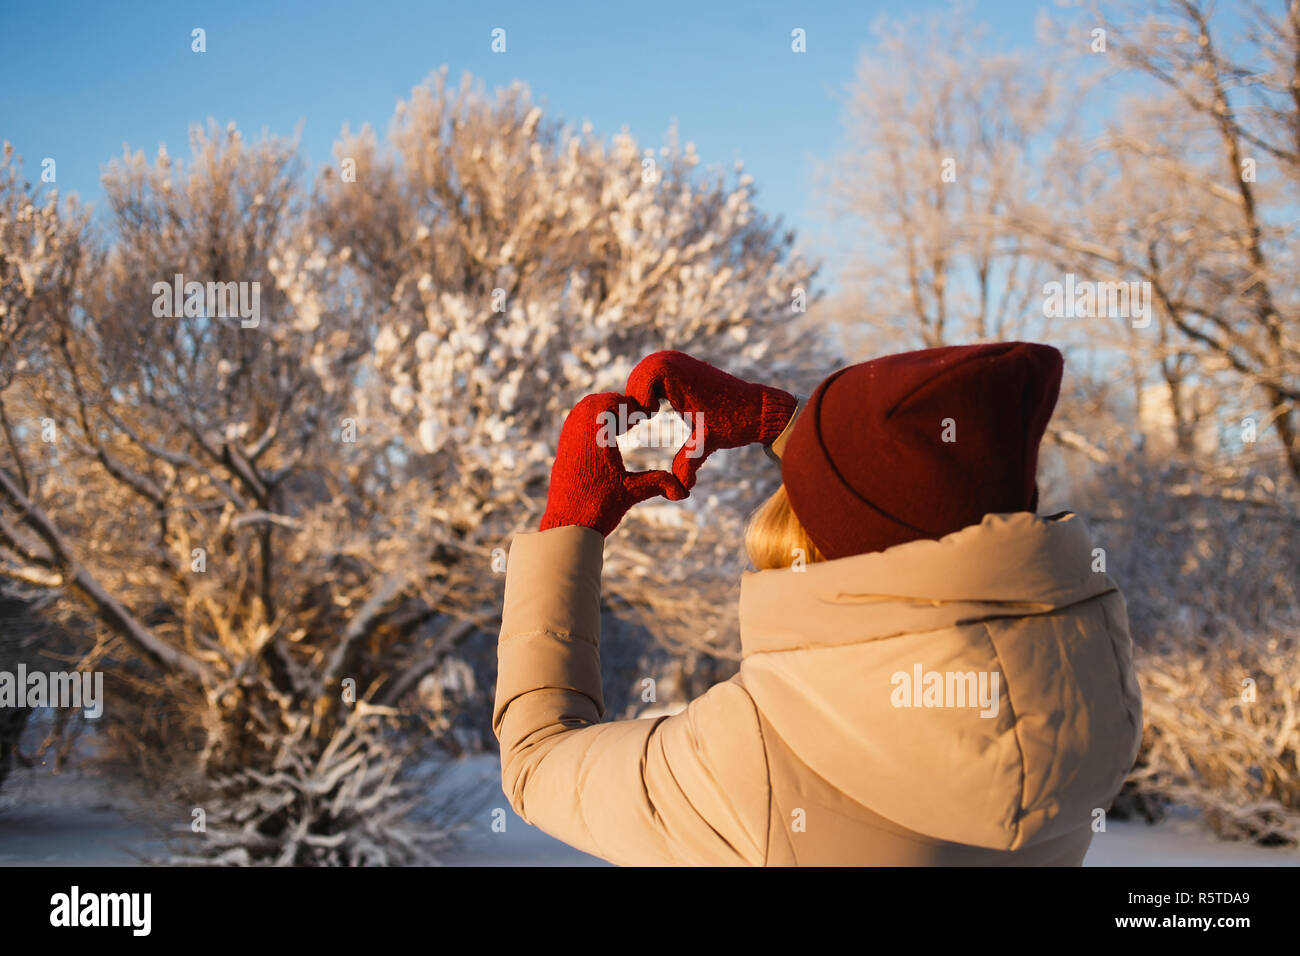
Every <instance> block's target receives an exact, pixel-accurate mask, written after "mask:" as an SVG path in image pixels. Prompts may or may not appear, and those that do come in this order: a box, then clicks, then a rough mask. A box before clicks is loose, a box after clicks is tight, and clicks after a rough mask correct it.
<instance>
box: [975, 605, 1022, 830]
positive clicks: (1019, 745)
mask: <svg viewBox="0 0 1300 956" xmlns="http://www.w3.org/2000/svg"><path fill="white" fill-rule="evenodd" d="M984 633H985V634H987V635H988V639H989V647H991V648H992V649H993V656H994V657H995V658H996V659H997V662H998V670H999V671H1001V672H1002V673H1003V674H1005V673H1006V672H1007V669H1006V668H1005V667H1004V666H1003V664H1002V655H1001V653H999V651H998V645H997V642H996V641H994V640H993V629H992V628H990V627H989V626H988V624H984ZM1006 685H1007V687H1006V690H1007V709H1008V710H1009V711H1011V733H1012V734H1013V735H1014V736H1015V738H1016V750H1018V751H1019V752H1020V798H1019V799H1018V800H1017V801H1016V818H1015V820H1014V821H1013V825H1014V828H1015V829H1014V831H1013V833H1012V834H1011V842H1012V843H1013V844H1014V843H1015V842H1016V840H1017V839H1018V838H1019V836H1020V816H1021V814H1022V813H1023V812H1024V809H1025V789H1026V788H1027V787H1028V786H1029V774H1028V770H1027V768H1026V767H1025V746H1024V744H1023V743H1022V742H1021V740H1020V726H1019V723H1018V722H1017V720H1016V705H1015V704H1014V703H1013V702H1012V700H1011V681H1007V682H1006ZM1007 849H1011V847H1010V846H1008V847H1007Z"/></svg>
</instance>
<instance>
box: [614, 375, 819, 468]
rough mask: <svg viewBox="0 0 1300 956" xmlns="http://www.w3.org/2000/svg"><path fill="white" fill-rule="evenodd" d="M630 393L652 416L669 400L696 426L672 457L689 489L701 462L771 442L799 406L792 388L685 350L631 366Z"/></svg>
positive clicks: (628, 385) (674, 465) (628, 381)
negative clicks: (757, 380) (755, 379)
mask: <svg viewBox="0 0 1300 956" xmlns="http://www.w3.org/2000/svg"><path fill="white" fill-rule="evenodd" d="M627 393H628V395H629V396H631V397H632V398H633V399H635V400H636V401H637V402H639V403H640V404H641V405H642V406H644V407H645V408H647V409H649V410H650V412H651V414H653V413H654V410H655V409H656V408H658V406H659V400H660V399H663V398H666V399H668V402H669V403H670V404H671V405H672V406H673V408H674V409H675V410H676V411H677V412H678V413H680V414H682V415H683V416H684V417H685V418H686V419H687V423H688V424H690V425H692V429H691V437H690V438H689V439H688V440H687V442H686V444H685V445H683V446H682V448H681V450H680V451H678V452H677V456H676V457H675V458H674V459H673V474H674V475H676V476H677V478H678V479H679V480H680V481H681V483H682V485H683V486H684V487H686V488H692V487H694V485H695V473H696V472H697V471H699V468H700V465H702V464H704V459H706V458H708V457H709V456H710V455H712V454H713V453H714V452H715V451H717V450H718V449H719V448H739V447H741V446H742V445H749V444H753V443H754V442H760V443H762V444H764V445H770V444H771V443H772V442H774V441H775V440H776V439H777V438H778V437H779V436H780V434H781V432H782V431H783V430H784V429H785V426H786V424H787V423H788V422H789V421H790V416H791V415H792V414H794V409H795V406H796V405H797V404H798V400H797V399H796V398H795V397H794V396H793V395H791V394H790V393H789V392H783V391H781V389H779V388H772V387H770V386H767V385H755V384H753V383H752V382H746V381H743V380H741V379H738V378H736V377H735V376H734V375H728V374H727V373H726V372H724V371H722V370H721V369H717V368H714V367H713V366H712V365H710V364H709V363H707V362H701V361H700V360H699V359H696V358H691V356H689V355H687V354H685V353H684V352H655V353H654V354H653V355H647V356H646V357H645V358H643V359H642V360H641V361H640V362H639V363H637V367H636V368H634V369H632V374H631V375H630V376H629V377H628V380H627ZM688 413H689V414H688Z"/></svg>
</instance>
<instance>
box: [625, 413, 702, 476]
mask: <svg viewBox="0 0 1300 956" xmlns="http://www.w3.org/2000/svg"><path fill="white" fill-rule="evenodd" d="M628 418H629V421H630V420H631V419H632V415H631V414H629V416H628ZM690 437H691V429H690V427H689V426H688V425H687V424H686V421H685V420H684V419H683V418H682V416H681V415H679V414H678V413H677V411H676V410H675V409H674V408H673V407H672V406H671V405H669V404H668V403H667V402H664V403H662V404H661V405H660V406H659V410H658V411H657V412H655V414H654V415H653V416H651V417H650V418H648V419H642V420H641V421H640V422H638V423H637V424H635V425H631V426H630V427H629V428H628V430H627V431H625V432H623V433H622V434H620V435H619V436H618V450H619V454H621V455H622V456H623V466H624V467H625V468H627V470H628V471H658V470H663V471H672V470H673V458H674V457H676V455H677V452H678V451H679V450H680V449H681V447H682V446H683V445H685V444H686V442H687V441H688V440H689V439H690Z"/></svg>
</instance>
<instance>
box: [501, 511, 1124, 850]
mask: <svg viewBox="0 0 1300 956" xmlns="http://www.w3.org/2000/svg"><path fill="white" fill-rule="evenodd" d="M603 547H604V539H603V538H602V537H601V536H600V535H599V534H598V533H597V532H595V531H592V530H590V529H587V528H581V527H566V528H555V529H552V530H550V531H542V532H535V533H531V534H522V535H519V536H517V537H516V538H515V540H514V543H513V545H512V547H511V550H510V555H509V560H508V564H507V568H508V570H507V574H506V593H505V608H504V613H503V619H502V626H501V638H500V644H499V646H498V659H499V674H498V678H497V690H496V706H495V710H494V715H493V728H494V730H495V732H496V735H497V738H498V740H499V741H500V743H501V777H502V784H503V787H504V790H505V793H506V795H507V796H508V797H509V799H510V803H511V805H512V806H513V807H514V808H515V810H516V811H517V812H518V813H519V814H520V815H521V816H522V817H523V818H524V819H525V820H527V821H528V822H530V823H532V824H534V825H536V826H538V827H540V828H541V829H542V830H544V831H546V832H547V833H550V834H552V835H553V836H555V837H558V838H559V839H561V840H563V841H565V842H566V843H569V844H571V845H573V846H575V847H578V848H580V849H582V850H585V851H587V852H588V853H592V854H595V855H596V856H600V857H603V858H605V859H607V860H610V861H612V862H614V863H620V864H637V865H665V864H705V865H727V864H737V865H739V864H748V865H767V866H782V865H990V864H1014V865H1078V864H1079V863H1081V862H1082V860H1083V857H1084V854H1085V853H1086V852H1087V849H1088V845H1089V843H1090V841H1091V838H1092V833H1093V824H1094V821H1095V820H1097V819H1098V818H1099V817H1100V815H1101V814H1102V813H1104V811H1105V809H1106V808H1107V807H1108V806H1109V802H1110V801H1111V800H1112V799H1113V798H1114V796H1115V794H1116V793H1117V792H1118V790H1119V788H1120V786H1121V784H1122V783H1123V781H1124V778H1125V776H1126V774H1127V773H1128V771H1129V769H1130V768H1131V766H1132V764H1133V761H1134V759H1135V757H1136V755H1137V750H1138V745H1139V743H1140V740H1141V730H1142V703H1141V698H1140V694H1139V690H1138V685H1137V681H1136V679H1135V676H1134V673H1133V664H1132V646H1131V642H1130V639H1129V633H1128V622H1127V614H1126V611H1125V604H1124V599H1123V597H1122V596H1121V595H1120V592H1119V591H1118V589H1117V588H1116V586H1115V583H1114V582H1113V581H1112V580H1111V579H1110V578H1109V577H1107V575H1106V574H1105V573H1101V572H1095V571H1093V566H1094V563H1095V560H1094V554H1093V548H1094V545H1093V542H1092V540H1091V538H1090V537H1089V535H1088V532H1087V530H1086V529H1085V527H1084V525H1083V522H1082V520H1081V519H1080V518H1079V517H1078V516H1077V515H1073V514H1069V513H1065V514H1062V515H1056V516H1052V517H1038V516H1035V515H1033V514H1029V513H1017V514H1001V515H989V516H987V517H986V518H985V519H984V521H983V522H982V523H981V524H979V525H973V526H971V527H968V528H964V529H962V530H961V531H958V532H956V533H954V534H950V535H948V536H947V537H945V538H943V539H941V540H938V541H929V540H926V541H913V542H910V543H907V544H903V545H899V546H897V547H894V548H890V549H889V550H887V551H882V552H876V553H872V554H863V555H855V556H853V557H848V558H842V559H840V560H837V561H827V562H821V563H814V564H809V565H807V566H806V567H804V568H802V569H798V570H796V569H793V568H792V569H783V570H774V571H759V572H751V573H747V574H746V575H745V577H744V580H743V583H742V586H741V597H740V627H741V642H742V649H743V655H744V656H743V661H742V663H741V667H740V673H739V674H737V675H736V676H735V677H733V678H732V679H731V680H728V681H725V682H723V683H720V684H717V685H716V686H714V687H712V688H711V689H710V690H709V691H708V692H707V693H705V694H703V695H702V696H701V697H699V698H698V699H696V700H694V701H692V702H691V703H690V705H689V706H688V707H687V708H686V709H685V710H684V711H682V712H681V713H679V714H677V715H675V716H672V717H656V718H645V719H640V720H617V721H612V722H608V723H601V722H600V721H601V718H602V716H603V715H604V705H603V702H602V697H601V682H600V667H599V655H600V650H599V647H600V633H599V629H600V573H601V564H602V559H603Z"/></svg>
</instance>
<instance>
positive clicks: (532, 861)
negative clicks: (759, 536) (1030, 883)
mask: <svg viewBox="0 0 1300 956" xmlns="http://www.w3.org/2000/svg"><path fill="white" fill-rule="evenodd" d="M498 772H499V771H498V764H497V761H496V758H495V757H494V756H478V757H473V758H470V759H468V760H465V761H462V762H461V763H460V764H459V765H457V766H456V767H455V768H454V770H453V772H452V773H451V774H450V775H449V776H448V779H447V780H446V782H445V783H444V786H447V787H449V788H454V789H455V790H456V791H458V792H470V793H474V794H477V797H476V800H477V803H478V807H477V808H476V809H475V808H470V809H469V813H468V821H469V823H468V827H467V829H466V831H465V833H464V834H463V841H462V843H461V845H460V846H459V847H458V848H457V849H456V850H454V851H453V852H452V853H450V854H448V855H447V856H446V858H445V863H446V864H447V865H450V866H604V865H606V864H604V863H603V862H602V861H600V860H597V859H595V858H593V857H590V856H588V855H586V854H585V853H580V852H578V851H577V850H574V849H572V848H571V847H568V846H565V845H564V844H562V843H560V842H559V841H557V840H554V839H552V838H551V837H549V836H547V835H546V834H545V833H542V832H541V831H540V830H538V829H536V828H535V827H530V826H529V825H528V824H526V823H524V821H523V820H521V819H520V818H519V817H518V816H516V815H515V813H514V812H513V811H512V810H510V807H509V805H508V804H507V803H506V800H505V796H504V795H503V794H502V793H501V790H500V778H499V777H498V775H497V774H498ZM10 784H12V787H11V786H10ZM5 789H6V794H7V795H6V796H4V797H0V866H52V865H68V866H133V865H137V864H138V863H139V862H140V860H141V859H142V858H148V857H150V856H153V855H155V854H158V853H159V852H160V851H161V843H160V842H159V841H158V839H157V838H156V837H155V836H154V834H153V832H152V827H151V825H150V823H149V821H147V820H142V819H140V818H138V816H136V814H135V812H133V811H132V810H131V808H130V807H129V806H128V805H126V804H125V801H124V800H123V798H122V797H121V795H120V794H118V793H116V792H115V791H114V789H113V788H112V786H111V784H110V783H108V782H106V781H104V780H102V779H100V778H96V777H93V776H88V775H84V774H80V773H64V774H60V775H57V776H56V775H53V774H50V773H49V772H47V771H45V770H44V769H43V768H36V769H34V770H30V771H22V772H20V773H18V774H16V775H15V776H14V777H13V778H11V780H10V781H9V782H8V783H7V784H6V788H5ZM497 808H500V809H502V810H504V811H505V814H506V826H505V830H504V832H493V830H492V826H491V821H492V818H493V811H494V810H495V809H497ZM1084 865H1085V866H1300V851H1280V850H1273V849H1268V848H1265V847H1256V846H1249V845H1245V844H1240V843H1224V842H1222V841H1219V840H1215V839H1214V838H1213V837H1211V836H1209V835H1207V834H1205V833H1203V832H1200V831H1198V830H1195V829H1194V828H1192V827H1191V825H1190V824H1186V823H1184V824H1164V825H1161V826H1155V827H1152V826H1146V825H1143V824H1137V823H1121V822H1113V823H1111V824H1110V825H1109V827H1108V828H1107V831H1106V832H1105V833H1099V834H1097V836H1096V837H1094V839H1093V843H1092V850H1091V851H1090V852H1089V854H1088V859H1087V860H1086V861H1085V864H1084Z"/></svg>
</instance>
